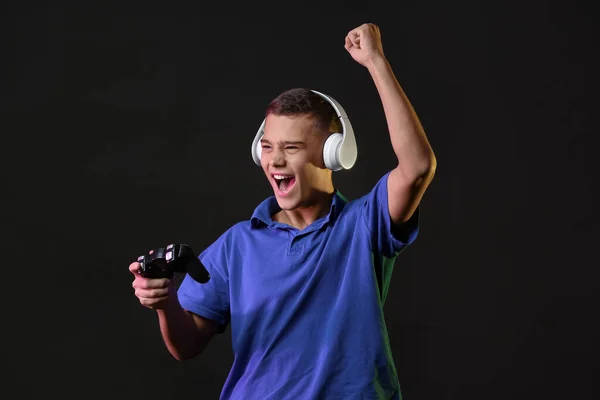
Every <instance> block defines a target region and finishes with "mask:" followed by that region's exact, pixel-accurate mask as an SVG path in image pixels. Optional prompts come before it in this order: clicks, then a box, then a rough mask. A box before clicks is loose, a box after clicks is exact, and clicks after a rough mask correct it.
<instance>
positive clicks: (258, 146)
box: [254, 141, 262, 167]
mask: <svg viewBox="0 0 600 400" xmlns="http://www.w3.org/2000/svg"><path fill="white" fill-rule="evenodd" d="M254 152H255V153H256V160H257V162H256V164H257V165H258V166H259V167H260V159H261V156H262V145H261V143H260V141H259V142H258V143H256V147H255V148H254Z"/></svg>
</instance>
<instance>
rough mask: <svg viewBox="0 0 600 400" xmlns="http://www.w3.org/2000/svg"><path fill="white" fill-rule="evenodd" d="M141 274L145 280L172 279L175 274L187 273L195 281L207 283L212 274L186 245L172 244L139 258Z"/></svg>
mask: <svg viewBox="0 0 600 400" xmlns="http://www.w3.org/2000/svg"><path fill="white" fill-rule="evenodd" d="M137 261H138V262H139V263H140V269H139V271H138V272H139V274H140V275H142V276H143V277H144V278H153V279H154V278H169V279H170V278H172V277H173V274H174V273H175V272H184V273H185V272H187V273H188V274H189V275H190V276H191V277H192V278H193V279H194V280H195V281H197V282H199V283H206V282H208V280H209V279H210V274H209V273H208V271H207V270H206V268H205V267H204V265H203V264H202V262H201V261H200V260H199V259H198V256H196V254H194V251H193V250H192V248H191V247H190V246H188V245H186V244H170V245H168V246H167V247H165V248H158V249H155V250H153V251H151V252H149V253H148V254H145V255H143V256H139V257H138V259H137Z"/></svg>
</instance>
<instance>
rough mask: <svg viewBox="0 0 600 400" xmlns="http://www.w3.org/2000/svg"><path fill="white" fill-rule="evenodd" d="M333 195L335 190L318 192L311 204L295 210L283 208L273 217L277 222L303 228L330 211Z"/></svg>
mask: <svg viewBox="0 0 600 400" xmlns="http://www.w3.org/2000/svg"><path fill="white" fill-rule="evenodd" d="M333 196H334V191H331V192H330V193H327V192H318V194H316V195H315V198H314V199H312V201H311V204H310V205H307V206H302V207H298V208H295V209H293V210H281V211H279V212H278V213H277V214H275V215H274V216H273V219H274V220H275V221H277V222H281V223H283V224H287V225H290V226H293V227H294V228H296V229H299V230H303V229H304V228H306V227H307V226H309V225H310V224H312V223H313V222H315V221H316V220H318V219H319V218H323V217H324V216H325V215H327V214H328V213H329V209H330V207H331V201H332V199H333Z"/></svg>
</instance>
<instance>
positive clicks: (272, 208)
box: [250, 189, 348, 229]
mask: <svg viewBox="0 0 600 400" xmlns="http://www.w3.org/2000/svg"><path fill="white" fill-rule="evenodd" d="M347 203H348V200H347V199H346V197H344V195H343V194H342V193H341V192H340V191H339V190H337V189H335V192H334V195H333V199H332V201H331V205H330V206H329V213H328V214H327V215H326V216H325V217H323V218H321V219H319V220H317V221H315V222H314V223H313V225H314V228H315V229H318V228H320V227H322V226H323V225H324V224H326V223H328V222H329V221H332V220H335V219H336V218H337V217H338V216H339V215H340V213H341V212H342V209H343V208H344V206H345V205H346V204H347ZM279 211H281V208H280V207H279V204H277V199H276V198H275V196H271V197H268V198H267V199H265V200H263V202H262V203H260V204H259V205H258V207H256V209H255V210H254V213H253V214H252V218H251V219H250V224H251V226H252V227H253V228H257V227H260V226H268V227H270V228H277V227H289V226H288V225H285V224H281V223H279V222H277V221H273V219H272V218H271V215H273V214H275V213H277V212H279Z"/></svg>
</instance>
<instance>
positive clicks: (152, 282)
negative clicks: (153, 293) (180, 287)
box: [131, 275, 171, 289]
mask: <svg viewBox="0 0 600 400" xmlns="http://www.w3.org/2000/svg"><path fill="white" fill-rule="evenodd" d="M170 284H171V280H170V279H168V278H160V279H150V278H144V277H142V276H139V275H138V277H137V278H136V279H135V280H134V281H133V283H132V284H131V286H133V287H134V288H135V289H165V288H168V287H169V285H170Z"/></svg>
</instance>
